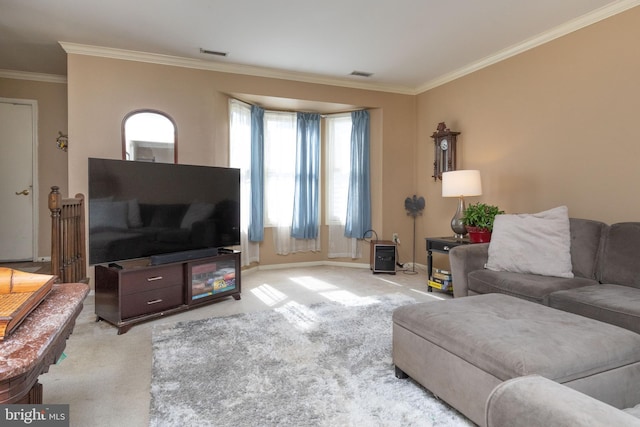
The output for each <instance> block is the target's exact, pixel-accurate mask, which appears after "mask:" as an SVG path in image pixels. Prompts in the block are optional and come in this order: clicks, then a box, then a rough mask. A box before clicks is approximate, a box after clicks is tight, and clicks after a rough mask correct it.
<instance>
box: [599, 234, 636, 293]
mask: <svg viewBox="0 0 640 427" xmlns="http://www.w3.org/2000/svg"><path fill="white" fill-rule="evenodd" d="M639 248H640V222H622V223H618V224H613V225H611V226H610V227H609V230H608V233H607V234H606V236H605V240H604V248H603V251H602V257H601V260H600V282H602V283H614V284H617V285H626V286H633V287H635V288H640V262H638V249H639Z"/></svg>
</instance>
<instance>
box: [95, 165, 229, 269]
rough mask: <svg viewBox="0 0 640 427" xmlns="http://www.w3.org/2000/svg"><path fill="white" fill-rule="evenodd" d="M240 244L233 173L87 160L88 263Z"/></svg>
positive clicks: (186, 167)
mask: <svg viewBox="0 0 640 427" xmlns="http://www.w3.org/2000/svg"><path fill="white" fill-rule="evenodd" d="M239 244H240V170H239V169H234V168H224V167H212V166H194V165H180V164H170V163H150V162H140V161H130V160H112V159H97V158H90V159H89V264H91V265H95V264H103V263H108V262H113V261H122V260H126V259H134V258H144V257H151V256H153V255H160V254H169V253H178V252H184V251H192V250H197V249H207V248H228V247H230V246H235V245H239Z"/></svg>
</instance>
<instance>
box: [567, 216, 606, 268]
mask: <svg viewBox="0 0 640 427" xmlns="http://www.w3.org/2000/svg"><path fill="white" fill-rule="evenodd" d="M569 224H570V227H571V264H572V266H573V274H574V275H575V276H577V277H586V278H588V279H597V277H596V271H597V269H596V266H597V265H598V264H597V262H598V250H599V249H600V240H601V239H602V237H603V236H604V233H605V232H606V230H607V229H608V228H609V226H608V225H607V224H605V223H604V222H600V221H593V220H590V219H581V218H569Z"/></svg>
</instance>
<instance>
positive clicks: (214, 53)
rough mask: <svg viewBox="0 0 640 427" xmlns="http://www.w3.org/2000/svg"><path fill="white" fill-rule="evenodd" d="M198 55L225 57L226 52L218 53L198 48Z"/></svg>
mask: <svg viewBox="0 0 640 427" xmlns="http://www.w3.org/2000/svg"><path fill="white" fill-rule="evenodd" d="M200 53H206V54H207V55H215V56H227V55H228V53H227V52H219V51H217V50H208V49H203V48H200Z"/></svg>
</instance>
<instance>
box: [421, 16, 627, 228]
mask: <svg viewBox="0 0 640 427" xmlns="http://www.w3.org/2000/svg"><path fill="white" fill-rule="evenodd" d="M638 40H640V7H636V8H635V9H632V10H629V11H627V12H625V13H623V14H620V15H617V16H614V17H611V18H609V19H607V20H605V21H602V22H600V23H597V24H594V25H592V26H589V27H587V28H584V29H582V30H580V31H577V32H574V33H572V34H569V35H567V36H564V37H562V38H560V39H557V40H555V41H553V42H550V43H548V44H545V45H543V46H540V47H538V48H536V49H533V50H530V51H528V52H525V53H522V54H520V55H518V56H516V57H513V58H511V59H509V60H506V61H503V62H500V63H498V64H496V65H493V66H491V67H488V68H486V69H483V70H481V71H478V72H475V73H473V74H471V75H468V76H466V77H464V78H461V79H458V80H456V81H454V82H451V83H449V84H446V85H443V86H441V87H438V88H435V89H433V90H430V91H428V92H425V93H423V94H421V95H419V96H418V118H419V119H418V140H417V147H418V157H419V158H420V159H422V162H421V164H422V165H423V166H425V167H418V169H417V171H418V180H417V188H418V191H419V192H420V193H423V194H425V195H426V196H427V200H428V202H427V205H428V208H427V214H426V215H425V216H424V217H423V218H422V221H421V225H422V227H423V230H426V231H424V233H425V235H430V236H434V235H447V234H449V233H450V232H451V231H450V227H449V219H450V218H451V216H452V215H453V213H454V211H455V207H456V201H455V199H443V198H442V197H441V196H440V194H441V193H440V192H441V183H440V182H435V183H434V182H433V180H432V179H430V178H429V176H430V175H431V173H430V172H431V170H430V168H429V167H426V166H427V165H429V164H431V163H432V162H433V143H432V140H431V138H430V135H431V133H432V132H433V131H434V130H435V128H436V126H437V123H438V122H440V121H446V123H447V125H449V127H450V128H451V129H452V130H457V131H460V132H462V134H461V135H460V140H459V141H460V142H459V149H460V151H459V152H460V154H461V156H460V159H459V166H460V167H459V168H460V169H479V170H480V171H481V173H482V179H483V191H484V194H483V195H482V196H480V197H473V198H469V200H468V202H472V203H473V202H476V201H482V202H485V203H491V204H499V205H500V206H501V207H502V208H503V209H505V210H506V211H507V212H508V213H516V212H537V211H541V210H545V209H549V208H552V207H555V206H558V205H567V206H568V207H569V214H570V215H571V216H574V217H582V218H590V219H596V220H601V221H605V222H607V223H613V222H619V221H639V220H640V200H639V199H638V198H637V197H636V194H637V190H636V188H637V183H638V182H640V167H639V163H640V80H639V79H640V48H639V47H638Z"/></svg>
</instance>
